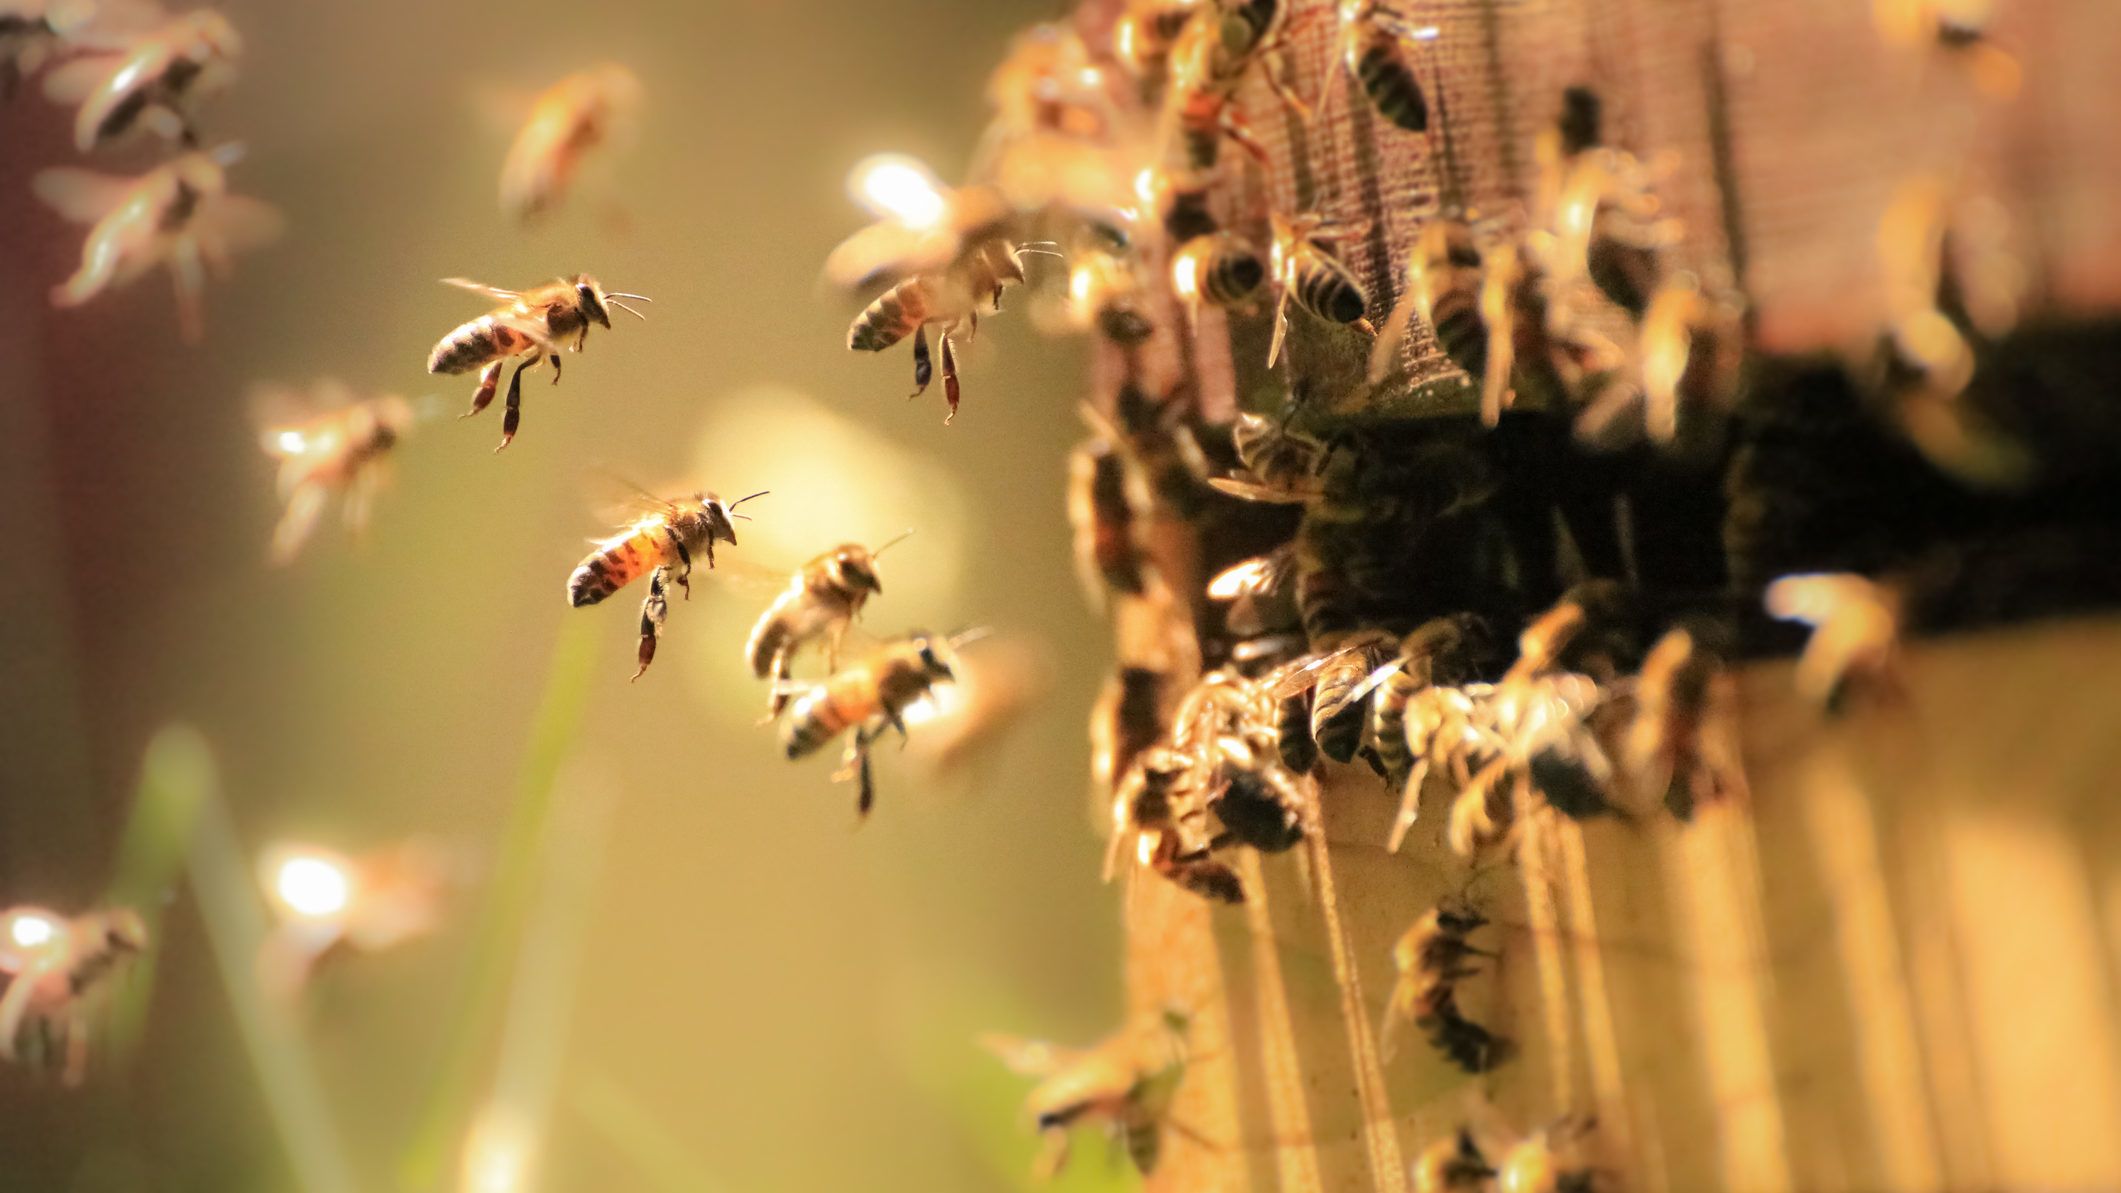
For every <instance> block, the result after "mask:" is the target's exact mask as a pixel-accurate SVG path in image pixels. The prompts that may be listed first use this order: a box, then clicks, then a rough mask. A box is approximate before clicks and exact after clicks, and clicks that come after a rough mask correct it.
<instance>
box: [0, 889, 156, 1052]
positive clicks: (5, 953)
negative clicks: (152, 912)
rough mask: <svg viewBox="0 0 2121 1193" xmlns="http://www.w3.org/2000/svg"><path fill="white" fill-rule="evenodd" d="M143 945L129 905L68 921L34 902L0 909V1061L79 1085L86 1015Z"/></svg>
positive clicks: (86, 1036)
mask: <svg viewBox="0 0 2121 1193" xmlns="http://www.w3.org/2000/svg"><path fill="white" fill-rule="evenodd" d="M146 949H147V927H146V925H145V924H144V923H143V922H142V921H141V919H140V916H139V913H138V912H135V911H133V910H131V909H130V908H122V907H121V908H112V909H110V910H107V911H93V912H89V913H86V914H84V915H79V916H75V917H73V918H72V919H68V918H66V917H63V916H60V915H58V914H56V913H53V912H49V911H45V910H43V909H42V908H36V907H16V908H11V909H9V910H8V911H7V912H5V913H4V914H0V975H4V976H5V977H6V978H7V992H6V993H5V994H0V1059H5V1060H11V1061H14V1062H16V1063H18V1064H22V1065H26V1066H28V1067H30V1068H33V1069H38V1070H41V1071H45V1072H57V1073H58V1074H59V1075H60V1078H61V1080H62V1081H64V1082H65V1083H66V1084H67V1085H79V1084H81V1082H82V1080H83V1079H84V1078H85V1077H86V1076H87V1075H88V1047H89V1035H90V1032H91V1024H92V1022H93V1020H94V1017H95V1015H96V1013H97V1011H98V1009H99V1008H100V1007H101V1006H102V1004H103V1003H104V1001H105V1000H106V999H107V998H108V997H109V995H110V992H111V990H112V988H113V987H114V986H115V985H116V984H117V982H118V981H119V980H120V979H121V977H122V976H123V974H124V972H125V969H126V967H127V966H128V965H129V964H130V962H131V961H132V960H133V959H134V958H136V957H138V956H139V955H140V954H141V953H142V952H144V951H145V950H146Z"/></svg>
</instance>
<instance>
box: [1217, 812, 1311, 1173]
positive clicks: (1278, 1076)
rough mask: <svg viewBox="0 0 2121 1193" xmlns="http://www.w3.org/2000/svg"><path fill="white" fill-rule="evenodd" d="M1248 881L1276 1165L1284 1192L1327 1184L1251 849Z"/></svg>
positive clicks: (1245, 859) (1243, 871)
mask: <svg viewBox="0 0 2121 1193" xmlns="http://www.w3.org/2000/svg"><path fill="white" fill-rule="evenodd" d="M1237 870H1238V876H1239V877H1240V878H1241V879H1243V881H1244V884H1245V923H1246V924H1247V925H1248V926H1250V928H1251V930H1252V950H1251V951H1252V983H1253V996H1254V998H1255V1000H1256V1003H1257V1006H1258V1009H1259V1053H1260V1061H1261V1068H1262V1070H1263V1074H1264V1076H1265V1078H1266V1094H1267V1107H1268V1110H1269V1113H1270V1114H1271V1115H1272V1118H1273V1123H1274V1138H1273V1139H1271V1140H1269V1141H1268V1144H1269V1146H1271V1147H1272V1148H1273V1150H1274V1165H1275V1169H1276V1171H1277V1173H1278V1174H1279V1176H1280V1178H1281V1179H1280V1185H1279V1189H1280V1190H1281V1193H1313V1191H1315V1190H1319V1189H1323V1188H1324V1187H1325V1186H1324V1182H1323V1180H1322V1179H1321V1177H1320V1175H1319V1170H1318V1151H1317V1147H1316V1144H1315V1143H1314V1141H1315V1140H1316V1139H1317V1137H1318V1133H1317V1131H1316V1130H1314V1129H1313V1127H1312V1125H1311V1107H1310V1103H1309V1101H1308V1100H1307V1099H1306V1098H1305V1095H1304V1067H1303V1054H1302V1052H1301V1051H1300V1050H1299V1049H1298V1047H1297V1043H1296V1017H1295V1016H1294V1015H1293V1014H1291V1013H1290V1010H1289V989H1288V984H1287V981H1286V979H1285V978H1284V977H1283V974H1282V970H1281V956H1280V954H1279V953H1278V952H1277V950H1276V949H1275V947H1274V940H1275V931H1274V916H1273V913H1272V911H1271V909H1270V908H1269V906H1268V901H1267V900H1268V895H1267V884H1266V876H1265V874H1264V873H1263V872H1262V867H1261V866H1260V864H1259V855H1258V854H1257V853H1254V852H1252V851H1251V850H1246V851H1245V852H1244V855H1243V856H1242V857H1240V858H1239V859H1238V862H1237Z"/></svg>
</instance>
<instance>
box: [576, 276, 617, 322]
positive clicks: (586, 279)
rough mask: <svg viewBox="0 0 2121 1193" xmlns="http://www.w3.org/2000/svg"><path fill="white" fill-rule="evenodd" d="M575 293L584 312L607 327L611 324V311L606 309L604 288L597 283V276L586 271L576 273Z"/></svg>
mask: <svg viewBox="0 0 2121 1193" xmlns="http://www.w3.org/2000/svg"><path fill="white" fill-rule="evenodd" d="M574 294H575V299H576V301H578V302H580V303H581V305H582V314H584V315H586V316H588V317H589V318H591V319H594V320H595V321H596V322H598V323H600V324H603V325H604V326H605V327H610V326H611V312H610V311H608V310H605V309H604V288H603V287H602V286H599V285H597V280H596V279H595V278H593V277H590V276H589V275H588V274H586V273H578V274H576V275H574Z"/></svg>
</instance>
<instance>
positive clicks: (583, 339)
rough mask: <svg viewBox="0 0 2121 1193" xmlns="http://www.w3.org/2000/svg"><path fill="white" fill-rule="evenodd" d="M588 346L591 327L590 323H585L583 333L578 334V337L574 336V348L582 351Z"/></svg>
mask: <svg viewBox="0 0 2121 1193" xmlns="http://www.w3.org/2000/svg"><path fill="white" fill-rule="evenodd" d="M588 346H589V327H588V325H586V324H584V325H583V327H582V334H581V335H578V336H576V337H575V338H574V350H575V351H576V352H580V351H581V350H582V349H584V348H587V347H588Z"/></svg>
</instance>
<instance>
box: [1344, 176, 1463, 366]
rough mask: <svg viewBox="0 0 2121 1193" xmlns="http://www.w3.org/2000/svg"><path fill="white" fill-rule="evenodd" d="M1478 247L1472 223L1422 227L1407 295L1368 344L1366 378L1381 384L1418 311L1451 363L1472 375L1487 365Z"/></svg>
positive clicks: (1448, 219)
mask: <svg viewBox="0 0 2121 1193" xmlns="http://www.w3.org/2000/svg"><path fill="white" fill-rule="evenodd" d="M1480 291H1481V272H1480V249H1479V247H1478V246H1476V245H1475V244H1474V243H1473V228H1472V225H1470V224H1468V223H1466V221H1465V220H1463V219H1460V218H1458V217H1456V216H1450V215H1440V216H1438V217H1436V218H1435V219H1432V220H1430V221H1429V222H1428V223H1427V224H1426V225H1424V226H1423V227H1422V230H1421V235H1420V237H1419V238H1417V239H1416V240H1415V242H1414V250H1413V252H1411V253H1409V254H1408V255H1407V288H1406V292H1405V293H1404V294H1402V295H1401V296H1400V299H1399V301H1398V302H1397V303H1395V304H1394V305H1393V307H1392V313H1391V315H1390V316H1389V317H1388V319H1387V322H1386V324H1385V330H1384V332H1383V334H1381V335H1379V336H1378V337H1377V342H1376V343H1375V344H1372V345H1371V346H1370V374H1369V375H1370V380H1371V381H1372V382H1376V381H1381V380H1383V379H1384V378H1385V376H1386V375H1387V374H1388V373H1390V372H1391V371H1392V365H1393V363H1394V362H1395V361H1397V360H1398V357H1399V342H1400V340H1401V339H1402V338H1403V337H1404V336H1405V335H1406V327H1407V321H1408V320H1409V319H1410V318H1411V317H1412V316H1413V315H1415V314H1416V313H1419V314H1420V316H1421V319H1422V322H1424V323H1426V324H1428V325H1429V327H1430V328H1431V329H1432V330H1433V331H1434V332H1435V333H1436V343H1437V344H1438V346H1440V347H1441V348H1442V349H1443V351H1444V355H1445V356H1447V357H1449V358H1450V360H1451V363H1452V364H1455V365H1457V366H1458V367H1459V368H1461V369H1463V370H1465V372H1466V374H1467V375H1468V376H1471V377H1482V376H1485V375H1486V373H1487V367H1488V330H1487V327H1486V325H1485V324H1484V323H1483V322H1482V320H1481V304H1480Z"/></svg>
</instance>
